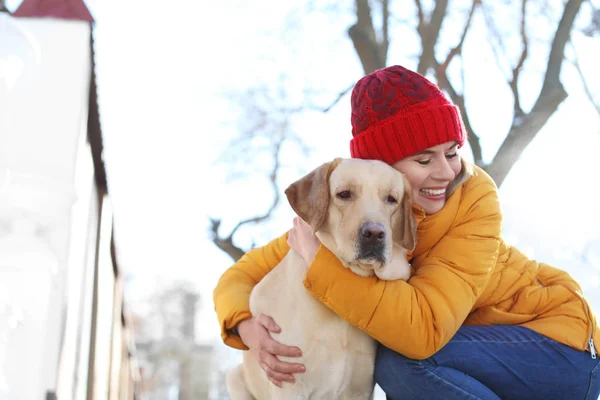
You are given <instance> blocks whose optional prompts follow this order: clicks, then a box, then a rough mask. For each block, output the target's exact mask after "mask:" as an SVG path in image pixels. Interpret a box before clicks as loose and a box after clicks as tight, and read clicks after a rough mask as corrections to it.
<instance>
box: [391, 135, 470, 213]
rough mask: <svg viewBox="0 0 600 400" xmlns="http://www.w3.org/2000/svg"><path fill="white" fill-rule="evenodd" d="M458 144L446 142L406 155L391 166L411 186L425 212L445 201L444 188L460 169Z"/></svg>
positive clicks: (435, 208)
mask: <svg viewBox="0 0 600 400" xmlns="http://www.w3.org/2000/svg"><path fill="white" fill-rule="evenodd" d="M457 150H458V144H457V143H456V142H447V143H443V144H440V145H438V146H433V147H430V148H428V149H427V150H424V151H422V152H420V153H417V154H415V155H412V156H410V157H406V158H405V159H403V160H400V161H398V162H397V163H395V164H393V165H392V166H393V167H394V168H396V169H397V170H398V171H400V172H402V173H403V174H404V175H405V176H406V179H408V181H409V182H410V184H411V185H412V189H413V200H414V202H415V203H416V204H417V205H419V206H421V207H422V208H423V209H424V210H425V212H426V213H427V214H435V213H436V212H438V211H440V210H441V209H442V207H444V204H445V203H446V189H447V188H448V185H449V184H450V182H452V181H453V180H454V178H456V177H457V176H458V174H459V173H460V170H461V163H460V157H459V156H458V153H457Z"/></svg>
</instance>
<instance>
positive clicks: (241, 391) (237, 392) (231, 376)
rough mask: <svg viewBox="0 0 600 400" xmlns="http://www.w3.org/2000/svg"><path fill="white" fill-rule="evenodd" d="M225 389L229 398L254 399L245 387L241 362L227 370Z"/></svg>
mask: <svg viewBox="0 0 600 400" xmlns="http://www.w3.org/2000/svg"><path fill="white" fill-rule="evenodd" d="M227 391H228V392H229V396H230V397H231V400H255V399H254V397H252V393H250V391H249V390H248V388H247V387H246V381H245V380H244V369H243V367H242V364H240V365H238V366H237V367H235V368H232V369H230V370H229V372H227Z"/></svg>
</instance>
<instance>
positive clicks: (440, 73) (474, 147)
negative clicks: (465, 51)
mask: <svg viewBox="0 0 600 400" xmlns="http://www.w3.org/2000/svg"><path fill="white" fill-rule="evenodd" d="M478 4H479V0H473V3H472V5H471V10H470V11H469V16H468V17H467V21H466V23H465V26H464V28H463V32H462V34H461V37H460V40H459V42H458V44H457V45H456V46H455V47H454V48H452V49H451V50H450V51H449V52H448V56H447V57H446V60H445V61H444V63H443V64H439V63H438V62H437V61H435V73H436V77H437V81H438V85H439V86H440V87H441V88H442V89H444V90H446V91H447V92H448V95H449V96H450V98H451V99H452V102H453V103H454V104H455V105H456V106H458V108H459V109H460V111H461V114H462V116H463V123H464V124H465V129H466V131H467V140H468V141H469V146H470V147H471V151H472V152H473V158H474V160H475V163H476V164H477V165H482V164H483V151H482V149H481V143H480V140H479V136H477V134H476V133H475V131H474V130H473V126H472V125H471V120H470V119H469V114H468V113H467V108H466V105H465V98H464V95H463V94H459V93H458V92H457V91H456V89H455V88H454V86H453V85H452V84H451V83H450V80H449V79H448V75H447V73H446V71H447V69H448V66H449V65H450V62H451V61H452V59H453V58H454V57H455V56H457V55H459V54H461V52H462V46H463V44H464V41H465V38H466V37H467V33H468V31H469V27H470V26H471V21H472V19H473V15H474V14H475V9H476V8H477V5H478Z"/></svg>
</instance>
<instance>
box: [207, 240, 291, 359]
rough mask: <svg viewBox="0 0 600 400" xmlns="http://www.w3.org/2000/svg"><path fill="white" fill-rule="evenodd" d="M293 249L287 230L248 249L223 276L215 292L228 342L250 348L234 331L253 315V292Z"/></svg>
mask: <svg viewBox="0 0 600 400" xmlns="http://www.w3.org/2000/svg"><path fill="white" fill-rule="evenodd" d="M288 251H289V246H288V244H287V233H286V234H285V235H282V236H281V237H279V238H277V239H275V240H273V241H271V242H270V243H269V244H267V245H266V246H264V247H260V248H257V249H254V250H251V251H249V252H248V253H246V254H245V255H244V256H243V257H242V258H240V259H239V261H238V262H236V263H235V264H234V265H233V266H231V267H230V268H229V269H228V270H227V271H225V273H223V275H222V276H221V278H220V279H219V282H218V283H217V286H216V288H215V290H214V292H213V300H214V303H215V311H216V312H217V318H218V319H219V323H220V325H221V337H222V338H223V341H224V342H225V344H227V345H228V346H231V347H234V348H237V349H241V350H247V349H248V347H247V346H246V345H245V344H244V343H243V342H242V340H241V339H240V337H239V336H238V335H236V334H234V333H233V332H232V330H233V329H234V328H237V326H238V324H239V323H240V322H241V321H244V320H247V319H250V318H252V314H251V313H250V292H251V291H252V289H253V288H254V286H256V284H257V283H258V282H260V280H261V279H262V278H264V277H265V276H266V275H267V274H268V273H269V271H271V270H272V269H273V268H275V266H276V265H277V264H279V262H280V261H281V260H282V259H283V257H285V255H286V254H287V252H288Z"/></svg>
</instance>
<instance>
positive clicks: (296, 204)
mask: <svg viewBox="0 0 600 400" xmlns="http://www.w3.org/2000/svg"><path fill="white" fill-rule="evenodd" d="M340 161H341V159H339V158H336V159H335V160H333V161H332V162H328V163H325V164H323V165H321V166H320V167H318V168H317V169H315V170H313V171H312V172H310V173H309V174H308V175H306V176H304V177H303V178H301V179H299V180H297V181H296V182H294V183H292V184H291V185H290V186H289V187H288V188H287V189H286V190H285V195H286V196H287V199H288V201H289V203H290V205H291V206H292V209H293V210H294V211H295V212H296V214H298V216H299V217H300V218H302V219H303V220H304V221H306V223H307V224H308V225H310V227H311V228H312V230H313V232H317V231H318V230H319V229H321V226H322V225H323V222H325V217H326V216H327V209H328V208H329V176H330V175H331V172H332V171H333V170H334V169H335V167H336V166H337V165H338V164H339V163H340Z"/></svg>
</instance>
